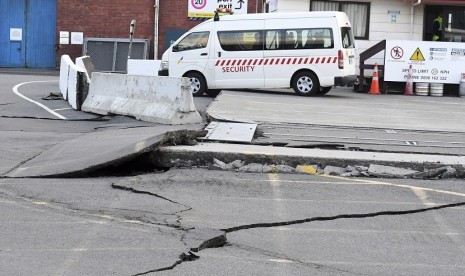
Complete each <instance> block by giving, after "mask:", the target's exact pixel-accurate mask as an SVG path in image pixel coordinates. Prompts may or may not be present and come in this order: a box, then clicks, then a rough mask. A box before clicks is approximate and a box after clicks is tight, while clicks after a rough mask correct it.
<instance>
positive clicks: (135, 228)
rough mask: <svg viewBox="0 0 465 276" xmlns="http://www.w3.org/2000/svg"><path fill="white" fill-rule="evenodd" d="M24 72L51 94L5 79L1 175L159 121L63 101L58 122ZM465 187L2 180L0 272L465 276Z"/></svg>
mask: <svg viewBox="0 0 465 276" xmlns="http://www.w3.org/2000/svg"><path fill="white" fill-rule="evenodd" d="M26 79H27V81H41V83H40V85H35V86H30V85H25V86H24V87H23V89H22V90H21V92H23V93H24V94H26V95H27V96H29V97H30V98H32V99H34V100H37V101H40V99H41V98H42V97H44V96H47V95H48V94H49V93H50V92H56V91H55V90H56V89H57V88H56V87H57V83H53V82H48V81H49V80H53V77H50V76H43V77H40V76H27V78H26V77H24V76H16V75H13V76H10V75H8V76H7V75H0V82H1V83H2V84H3V85H2V87H1V88H0V94H1V97H0V104H1V105H2V108H4V109H2V110H1V111H0V135H1V136H0V137H1V142H2V143H0V154H1V159H0V174H1V175H4V174H5V173H7V172H9V171H11V170H13V169H14V168H17V167H19V166H20V165H21V164H24V163H25V162H27V161H28V160H30V159H32V158H33V157H35V156H37V155H39V154H40V153H42V152H44V151H46V150H49V149H50V148H52V147H53V146H55V145H57V144H60V143H62V142H65V141H69V140H72V139H75V138H77V137H79V136H83V135H86V134H88V133H90V132H93V131H95V130H96V129H126V128H128V129H129V128H131V129H133V128H145V129H147V127H152V126H153V125H152V124H145V123H142V122H136V121H134V120H131V119H125V118H121V117H116V118H100V117H96V116H92V115H89V114H82V113H80V112H75V111H72V110H66V109H65V110H60V112H63V113H60V114H62V115H64V116H66V117H67V118H70V119H72V120H69V121H63V120H57V119H56V118H53V116H51V115H50V114H48V113H47V112H44V111H43V110H42V109H40V108H38V107H36V106H34V105H32V104H31V103H29V102H26V101H24V100H22V99H20V98H19V97H17V96H16V95H14V94H13V93H12V92H11V87H13V86H14V85H16V84H18V83H21V82H24V81H26ZM44 81H45V82H44ZM196 101H197V102H196V104H197V103H198V105H197V107H199V106H202V105H205V107H206V105H208V103H209V101H211V99H207V98H199V99H196ZM42 102H43V101H42ZM6 103H8V104H6ZM47 104H48V105H49V107H50V108H52V109H57V110H58V109H62V108H64V107H65V106H66V105H65V104H64V103H63V102H60V101H48V102H47ZM203 110H205V108H203ZM76 150H77V151H79V147H77V149H76ZM58 165H59V164H57V166H58ZM134 169H137V168H134ZM464 184H465V183H464V181H463V180H436V181H425V180H414V179H389V180H386V179H371V178H343V177H335V176H319V175H304V174H266V173H258V174H256V173H239V172H229V171H216V170H207V169H202V168H183V169H170V170H167V171H163V170H154V171H145V172H143V173H141V172H140V171H139V172H137V171H136V172H131V171H128V172H125V173H123V174H122V175H120V176H118V177H115V176H114V177H110V176H105V175H102V176H100V177H86V178H6V177H4V178H0V210H1V211H0V233H2V234H1V235H0V268H1V271H2V272H1V274H3V275H463V271H464V269H465V265H464V262H463V260H465V245H464V244H465V243H464V240H465V230H464V229H465V206H464V205H465V185H464Z"/></svg>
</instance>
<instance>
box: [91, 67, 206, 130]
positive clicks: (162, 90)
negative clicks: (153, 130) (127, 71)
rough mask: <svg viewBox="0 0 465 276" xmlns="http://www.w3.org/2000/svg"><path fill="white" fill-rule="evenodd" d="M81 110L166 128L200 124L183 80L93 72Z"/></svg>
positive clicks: (198, 115) (186, 80) (189, 89)
mask: <svg viewBox="0 0 465 276" xmlns="http://www.w3.org/2000/svg"><path fill="white" fill-rule="evenodd" d="M82 110H83V111H85V112H92V113H97V114H101V115H108V114H119V115H127V116H132V117H135V118H136V119H138V120H143V121H148V122H153V123H160V124H169V125H179V124H196V123H201V122H202V118H201V116H200V114H199V113H198V112H197V111H196V109H195V106H194V102H193V98H192V93H191V85H190V82H189V80H188V79H187V78H175V77H158V76H157V77H150V76H138V75H124V74H111V73H98V72H94V73H93V74H92V83H91V84H90V87H89V95H88V96H87V98H86V100H85V101H84V104H83V105H82Z"/></svg>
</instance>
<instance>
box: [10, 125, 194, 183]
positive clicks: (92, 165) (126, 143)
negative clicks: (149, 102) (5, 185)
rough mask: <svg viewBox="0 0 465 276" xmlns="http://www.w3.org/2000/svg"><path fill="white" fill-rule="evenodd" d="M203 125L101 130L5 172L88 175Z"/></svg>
mask: <svg viewBox="0 0 465 276" xmlns="http://www.w3.org/2000/svg"><path fill="white" fill-rule="evenodd" d="M202 127H203V126H202V125H183V126H166V125H157V126H154V127H142V128H129V129H103V130H100V131H95V132H92V133H88V134H84V135H82V136H79V137H77V138H74V139H71V140H68V141H65V142H62V143H60V144H57V145H55V146H53V147H51V148H50V149H48V150H46V151H44V152H43V153H41V154H40V155H38V156H37V157H35V158H33V159H32V160H29V161H27V162H25V163H24V164H22V165H21V166H19V167H18V168H17V169H15V170H14V171H12V172H10V173H8V174H7V175H6V176H7V177H52V176H70V175H73V174H76V173H86V172H90V171H93V170H96V169H99V168H102V167H105V166H108V165H116V164H119V163H120V162H123V161H125V160H131V159H132V158H134V157H136V156H138V155H140V154H143V153H145V152H149V151H151V150H153V148H154V147H156V146H157V145H159V144H160V143H161V142H163V139H164V137H165V133H166V132H169V131H177V130H193V131H194V130H200V129H202Z"/></svg>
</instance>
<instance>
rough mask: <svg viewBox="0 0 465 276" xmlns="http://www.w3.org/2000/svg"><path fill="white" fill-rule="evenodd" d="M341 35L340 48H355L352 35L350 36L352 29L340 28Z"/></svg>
mask: <svg viewBox="0 0 465 276" xmlns="http://www.w3.org/2000/svg"><path fill="white" fill-rule="evenodd" d="M341 35H342V47H344V48H345V49H347V48H355V44H354V35H353V34H352V28H349V27H342V28H341Z"/></svg>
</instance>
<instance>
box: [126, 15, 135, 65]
mask: <svg viewBox="0 0 465 276" xmlns="http://www.w3.org/2000/svg"><path fill="white" fill-rule="evenodd" d="M135 28H136V20H135V19H133V20H131V25H130V26H129V49H128V63H129V60H130V59H131V50H132V37H133V36H134V30H135ZM127 66H128V65H127V64H126V72H127Z"/></svg>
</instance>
